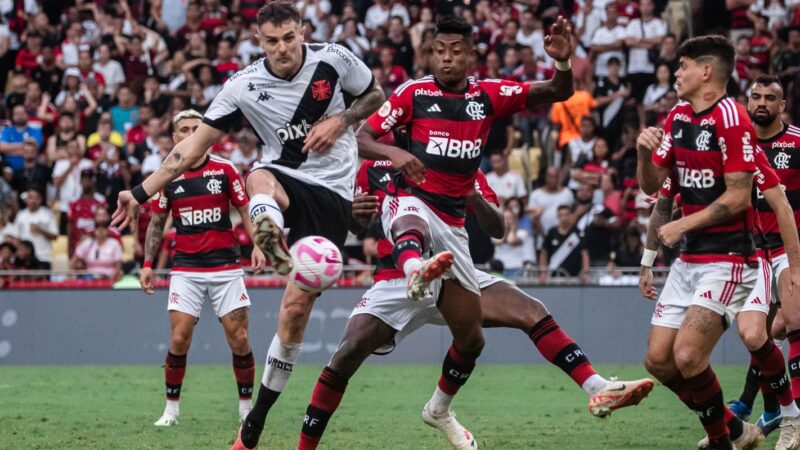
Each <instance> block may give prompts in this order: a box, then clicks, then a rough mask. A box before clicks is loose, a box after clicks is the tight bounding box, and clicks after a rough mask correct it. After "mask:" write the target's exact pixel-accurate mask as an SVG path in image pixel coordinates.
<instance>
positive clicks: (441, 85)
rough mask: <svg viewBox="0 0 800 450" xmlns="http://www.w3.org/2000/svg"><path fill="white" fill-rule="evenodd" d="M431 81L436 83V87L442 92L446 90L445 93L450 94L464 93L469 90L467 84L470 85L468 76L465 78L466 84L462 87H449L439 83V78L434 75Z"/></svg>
mask: <svg viewBox="0 0 800 450" xmlns="http://www.w3.org/2000/svg"><path fill="white" fill-rule="evenodd" d="M433 82H434V83H436V87H438V88H439V89H441V90H442V92H447V93H450V94H466V93H467V91H469V86H470V82H469V78H467V85H466V86H465V87H464V89H453V88H449V87H447V86H445V85H444V84H442V83H440V82H439V79H438V78H436V77H433Z"/></svg>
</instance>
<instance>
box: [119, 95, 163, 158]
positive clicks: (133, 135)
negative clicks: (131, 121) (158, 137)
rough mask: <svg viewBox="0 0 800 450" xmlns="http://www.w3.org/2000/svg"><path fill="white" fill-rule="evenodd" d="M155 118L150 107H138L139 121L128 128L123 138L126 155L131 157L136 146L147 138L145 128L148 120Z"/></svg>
mask: <svg viewBox="0 0 800 450" xmlns="http://www.w3.org/2000/svg"><path fill="white" fill-rule="evenodd" d="M153 118H155V114H154V113H153V108H152V107H151V106H150V105H146V104H144V105H140V106H139V121H138V122H136V124H135V125H133V126H132V127H130V128H128V132H127V134H126V136H125V143H126V145H125V149H126V150H127V154H128V155H132V154H133V153H134V151H135V150H136V146H137V145H138V144H141V143H142V142H144V140H145V139H146V138H147V133H148V132H147V127H148V123H149V122H150V119H153ZM160 124H161V119H159V131H160V130H161V125H160Z"/></svg>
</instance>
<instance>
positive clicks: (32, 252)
mask: <svg viewBox="0 0 800 450" xmlns="http://www.w3.org/2000/svg"><path fill="white" fill-rule="evenodd" d="M16 248H17V253H16V254H15V255H14V269H16V270H49V269H50V266H51V264H50V263H43V262H42V261H39V258H37V257H36V247H35V246H34V245H33V242H31V241H29V240H27V239H26V240H22V241H19V244H18V245H16ZM25 279H26V280H31V278H30V277H26V278H25ZM34 279H35V278H34Z"/></svg>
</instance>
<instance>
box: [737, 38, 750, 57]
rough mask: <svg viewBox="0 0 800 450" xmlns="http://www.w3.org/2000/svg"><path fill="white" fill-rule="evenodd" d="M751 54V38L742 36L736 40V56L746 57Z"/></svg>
mask: <svg viewBox="0 0 800 450" xmlns="http://www.w3.org/2000/svg"><path fill="white" fill-rule="evenodd" d="M749 55H750V38H749V37H745V36H742V37H740V38H739V39H737V40H736V56H738V57H740V58H745V57H747V56H749Z"/></svg>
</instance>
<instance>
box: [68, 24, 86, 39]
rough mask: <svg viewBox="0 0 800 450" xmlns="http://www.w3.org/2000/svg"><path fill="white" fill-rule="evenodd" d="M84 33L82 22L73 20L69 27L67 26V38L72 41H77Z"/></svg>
mask: <svg viewBox="0 0 800 450" xmlns="http://www.w3.org/2000/svg"><path fill="white" fill-rule="evenodd" d="M82 34H83V27H82V26H81V24H80V22H73V23H72V24H70V26H69V28H67V39H69V40H70V41H72V42H77V41H78V40H79V39H80V37H81V35H82Z"/></svg>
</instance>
